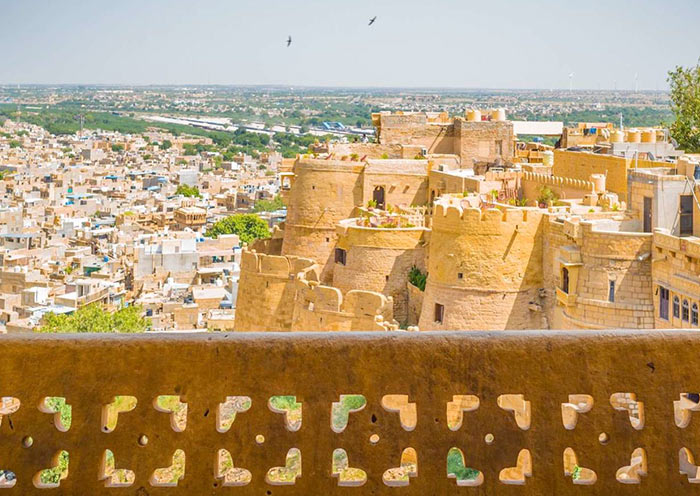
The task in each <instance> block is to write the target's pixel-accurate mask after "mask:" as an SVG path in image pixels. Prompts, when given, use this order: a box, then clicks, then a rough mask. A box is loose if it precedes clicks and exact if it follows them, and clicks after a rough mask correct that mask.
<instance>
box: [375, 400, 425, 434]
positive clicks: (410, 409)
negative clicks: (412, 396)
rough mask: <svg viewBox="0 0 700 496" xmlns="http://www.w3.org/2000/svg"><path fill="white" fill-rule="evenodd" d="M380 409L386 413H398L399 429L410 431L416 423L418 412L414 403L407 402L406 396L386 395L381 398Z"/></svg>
mask: <svg viewBox="0 0 700 496" xmlns="http://www.w3.org/2000/svg"><path fill="white" fill-rule="evenodd" d="M382 408H384V410H386V411H387V412H398V413H399V421H400V422H401V427H403V429H404V430H405V431H412V430H413V429H415V428H416V424H417V423H418V410H417V408H416V404H415V403H410V402H409V401H408V395H407V394H387V395H384V396H383V397H382Z"/></svg>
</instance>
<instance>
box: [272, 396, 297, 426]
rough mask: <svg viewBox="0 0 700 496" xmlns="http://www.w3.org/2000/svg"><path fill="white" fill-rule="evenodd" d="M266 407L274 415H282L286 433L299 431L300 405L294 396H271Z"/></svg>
mask: <svg viewBox="0 0 700 496" xmlns="http://www.w3.org/2000/svg"><path fill="white" fill-rule="evenodd" d="M267 405H268V406H269V407H270V410H272V411H273V412H275V413H283V414H284V423H285V426H286V427H287V430H288V431H291V432H296V431H298V430H299V429H301V403H297V397H296V396H272V397H270V399H269V401H268V403H267Z"/></svg>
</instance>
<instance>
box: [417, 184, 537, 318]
mask: <svg viewBox="0 0 700 496" xmlns="http://www.w3.org/2000/svg"><path fill="white" fill-rule="evenodd" d="M541 221H542V214H541V213H540V212H538V211H537V209H527V208H513V209H507V210H505V211H502V210H498V209H488V210H485V211H481V210H480V209H478V208H471V207H468V206H466V205H465V206H462V205H461V204H460V199H459V198H450V197H442V198H440V199H438V200H437V201H436V203H435V210H434V214H433V226H432V228H433V231H432V235H431V239H430V248H429V257H428V280H427V284H426V288H425V295H424V299H423V306H422V310H421V316H420V322H419V327H420V329H421V330H422V331H430V330H482V329H483V330H500V329H539V328H542V325H543V314H542V311H541V305H540V304H539V289H540V288H541V287H542V237H543V236H542V228H541Z"/></svg>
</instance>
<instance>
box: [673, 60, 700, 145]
mask: <svg viewBox="0 0 700 496" xmlns="http://www.w3.org/2000/svg"><path fill="white" fill-rule="evenodd" d="M668 82H669V84H670V85H671V102H672V104H671V109H672V110H673V113H674V114H675V117H676V120H675V122H674V123H673V124H672V125H671V135H672V136H673V137H674V138H675V139H676V141H678V145H679V146H680V147H681V148H682V149H684V150H685V151H687V152H691V153H697V152H700V61H699V62H698V64H697V65H696V66H695V67H688V68H687V69H686V68H685V67H682V66H676V68H675V69H674V70H672V71H669V73H668Z"/></svg>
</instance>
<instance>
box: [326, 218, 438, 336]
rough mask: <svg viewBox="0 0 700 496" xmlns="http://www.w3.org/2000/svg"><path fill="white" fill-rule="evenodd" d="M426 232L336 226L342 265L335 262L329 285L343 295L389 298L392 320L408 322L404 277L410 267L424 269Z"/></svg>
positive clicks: (407, 229)
mask: <svg viewBox="0 0 700 496" xmlns="http://www.w3.org/2000/svg"><path fill="white" fill-rule="evenodd" d="M353 220H354V219H353ZM428 233H429V231H428V230H427V229H425V228H420V227H414V228H371V227H361V226H356V225H349V226H347V225H346V226H343V225H341V226H339V227H338V248H339V249H342V250H345V263H344V264H343V263H341V262H335V265H334V268H333V286H334V287H336V288H339V289H340V290H341V291H342V292H343V293H347V292H349V291H351V290H354V289H364V290H369V291H375V292H378V293H382V294H384V295H386V296H388V297H391V298H392V299H393V304H394V310H393V313H394V318H396V320H397V321H399V322H402V323H403V322H408V289H407V286H406V283H407V281H408V274H409V272H410V271H411V268H412V267H413V266H416V267H418V268H419V269H420V270H421V271H423V272H425V270H426V267H425V260H426V254H427V253H426V252H427V249H426V242H427V237H428Z"/></svg>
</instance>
